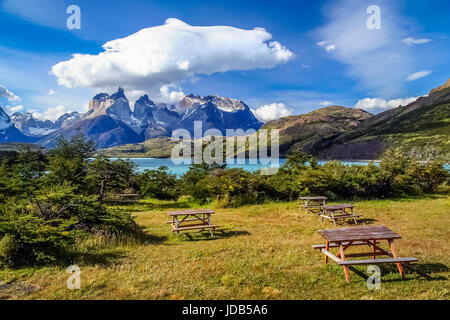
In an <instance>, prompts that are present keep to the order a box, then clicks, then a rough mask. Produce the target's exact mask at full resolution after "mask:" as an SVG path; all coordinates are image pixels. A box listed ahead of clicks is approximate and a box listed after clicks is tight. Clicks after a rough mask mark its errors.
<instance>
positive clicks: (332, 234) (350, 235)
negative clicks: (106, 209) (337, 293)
mask: <svg viewBox="0 0 450 320" xmlns="http://www.w3.org/2000/svg"><path fill="white" fill-rule="evenodd" d="M318 232H319V234H320V235H321V236H322V237H324V238H325V240H326V243H325V245H314V246H313V248H314V249H319V250H321V251H322V253H323V254H324V255H325V264H326V263H327V262H328V258H331V259H332V260H333V261H335V262H336V263H337V264H338V265H340V266H343V267H344V274H345V280H346V281H347V282H350V280H349V274H348V266H349V265H364V264H369V265H375V264H382V263H395V264H397V268H398V271H399V272H400V275H401V276H402V278H404V276H405V274H404V271H403V267H402V263H409V262H416V261H417V259H416V258H414V257H408V258H399V257H398V255H397V252H396V251H395V248H394V239H400V238H401V236H400V235H399V234H397V233H395V232H393V231H392V230H390V229H388V228H386V227H385V226H369V227H350V228H339V229H329V230H319V231H318ZM382 240H386V241H387V242H388V244H389V249H390V252H389V251H387V250H385V249H383V248H381V247H380V246H379V245H378V244H379V242H380V241H382ZM361 245H368V246H369V247H370V248H372V250H371V252H368V253H352V254H344V251H345V250H346V249H347V248H349V247H353V246H361ZM330 248H339V251H338V253H337V254H336V255H334V254H332V253H331V252H330V251H329V249H330ZM380 255H387V256H389V257H390V258H388V259H376V257H377V256H380ZM365 256H372V259H369V260H346V259H347V258H349V257H365Z"/></svg>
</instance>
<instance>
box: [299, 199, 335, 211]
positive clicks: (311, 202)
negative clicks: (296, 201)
mask: <svg viewBox="0 0 450 320" xmlns="http://www.w3.org/2000/svg"><path fill="white" fill-rule="evenodd" d="M327 199H328V198H327V197H323V196H316V197H300V200H302V202H301V203H300V204H301V205H302V206H303V208H305V210H306V212H312V213H315V214H318V215H320V214H321V213H323V207H324V206H325V201H326V200H327Z"/></svg>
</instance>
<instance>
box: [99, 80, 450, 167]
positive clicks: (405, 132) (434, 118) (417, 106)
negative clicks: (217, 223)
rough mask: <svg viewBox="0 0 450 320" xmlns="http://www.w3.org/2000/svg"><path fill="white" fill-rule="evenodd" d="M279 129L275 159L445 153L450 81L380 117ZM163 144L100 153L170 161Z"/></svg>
mask: <svg viewBox="0 0 450 320" xmlns="http://www.w3.org/2000/svg"><path fill="white" fill-rule="evenodd" d="M262 129H268V130H270V129H279V130H280V131H279V132H280V156H281V157H285V156H286V155H288V154H289V153H291V152H292V151H293V150H296V149H300V150H303V151H305V152H308V153H310V154H313V155H315V156H316V157H318V158H319V159H323V160H327V159H342V160H343V159H348V160H373V159H379V158H380V157H381V155H382V154H383V152H384V150H386V148H388V147H391V146H392V147H397V146H401V147H403V148H406V149H411V148H413V147H414V146H423V145H425V144H432V145H433V146H435V147H438V149H439V150H441V151H443V152H444V153H446V154H450V79H449V80H448V81H447V82H446V83H445V84H444V85H442V86H440V87H438V88H435V89H433V90H431V91H430V93H429V95H428V96H426V97H421V98H419V99H417V100H416V101H414V102H412V103H410V104H408V105H406V106H399V107H397V108H393V109H390V110H387V111H384V112H382V113H379V114H376V115H374V114H371V113H369V112H367V111H364V110H361V109H356V108H349V107H343V106H330V107H325V108H321V109H318V110H315V111H312V112H309V113H307V114H301V115H295V116H288V117H283V118H280V119H277V120H274V121H270V122H267V123H265V124H264V125H263V126H262ZM169 143H170V141H168V139H166V140H161V139H159V140H158V139H152V140H148V141H146V142H144V143H138V144H127V145H123V146H119V147H115V148H109V149H105V150H100V152H101V153H102V154H105V155H107V156H114V157H170V150H171V148H169V147H168V146H170V144H169Z"/></svg>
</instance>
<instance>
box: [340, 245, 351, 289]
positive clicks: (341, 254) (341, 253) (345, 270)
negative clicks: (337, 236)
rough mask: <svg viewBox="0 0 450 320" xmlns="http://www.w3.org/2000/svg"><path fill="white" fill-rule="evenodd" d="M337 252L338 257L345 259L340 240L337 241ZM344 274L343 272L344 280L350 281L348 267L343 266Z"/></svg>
mask: <svg viewBox="0 0 450 320" xmlns="http://www.w3.org/2000/svg"><path fill="white" fill-rule="evenodd" d="M339 254H340V258H341V260H342V261H344V260H345V254H344V246H343V245H342V242H340V243H339ZM344 274H345V281H347V283H349V282H350V276H349V274H348V267H347V266H344Z"/></svg>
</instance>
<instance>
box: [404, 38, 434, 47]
mask: <svg viewBox="0 0 450 320" xmlns="http://www.w3.org/2000/svg"><path fill="white" fill-rule="evenodd" d="M431 41H433V40H432V39H427V38H422V39H414V38H412V37H408V38H405V39H402V41H401V43H404V44H407V45H408V46H412V45H415V44H425V43H428V42H431Z"/></svg>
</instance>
